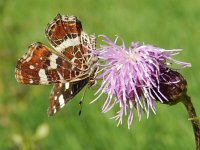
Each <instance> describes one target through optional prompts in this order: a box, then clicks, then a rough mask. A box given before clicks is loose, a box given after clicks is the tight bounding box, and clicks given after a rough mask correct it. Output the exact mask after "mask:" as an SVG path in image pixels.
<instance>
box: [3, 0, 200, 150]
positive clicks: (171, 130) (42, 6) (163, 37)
mask: <svg viewBox="0 0 200 150" xmlns="http://www.w3.org/2000/svg"><path fill="white" fill-rule="evenodd" d="M57 13H61V14H65V15H76V16H78V18H79V19H80V20H81V21H82V25H83V28H84V30H85V31H87V32H88V33H89V34H93V33H95V34H96V35H98V34H106V35H108V36H109V37H110V38H111V39H114V38H115V35H119V36H120V37H122V38H123V39H124V41H125V42H126V45H127V46H129V45H130V43H131V41H141V42H145V43H148V44H154V45H156V46H159V47H163V48H166V49H173V48H181V49H183V50H184V51H182V52H181V54H180V55H178V56H175V59H178V60H182V61H186V62H191V63H192V68H186V69H184V70H181V73H182V74H183V75H184V77H185V78H186V79H187V81H188V94H189V95H190V96H191V97H192V101H193V103H194V105H195V107H196V111H197V114H198V116H199V114H200V94H199V93H200V92H199V86H200V69H199V68H200V1H199V0H191V1H189V0H182V1H181V0H123V1H116V0H104V1H103V0H57V1H55V0H34V1H30V0H29V1H28V0H0V149H1V150H19V149H20V150H21V149H22V150H31V149H33V150H46V149H48V150H54V149H55V150H57V149H59V150H85V149H86V150H111V149H112V150H129V149H133V150H180V149H181V150H194V149H195V143H194V137H193V131H192V126H191V124H190V122H189V121H188V115H187V113H186V111H185V108H184V106H183V104H181V103H180V104H177V105H175V106H167V105H163V104H160V103H156V108H157V114H156V115H154V114H153V113H152V112H151V114H150V117H149V118H148V119H147V118H146V116H145V115H144V114H143V117H142V120H141V121H139V120H138V117H137V115H136V114H135V117H134V121H133V124H132V126H131V129H130V130H129V129H128V128H127V124H126V120H124V122H123V125H121V126H119V127H117V126H116V125H117V123H116V122H115V121H114V120H111V119H109V118H110V117H112V116H113V115H114V114H115V112H116V111H117V110H112V111H111V112H110V113H108V114H103V113H101V106H102V105H103V102H104V100H105V97H102V98H101V99H100V100H99V101H98V102H96V103H94V104H89V102H90V101H91V100H92V99H94V95H93V94H94V92H95V91H96V90H97V87H94V88H93V89H91V90H88V91H87V94H86V97H85V102H84V106H83V111H82V115H81V116H78V112H79V110H80V107H79V105H78V103H79V100H80V98H81V96H82V92H80V93H79V94H78V95H77V96H76V97H75V98H73V100H72V101H71V102H70V103H68V104H67V106H65V107H64V109H63V110H62V111H60V112H59V113H57V114H56V115H55V116H54V117H50V118H49V117H47V107H48V105H49V93H50V90H51V88H52V86H51V85H50V86H29V85H21V84H19V83H17V82H16V80H15V77H14V74H15V73H14V70H15V66H16V63H17V60H18V59H19V58H20V57H21V56H22V55H23V54H24V53H25V52H26V51H27V47H28V46H29V45H30V44H31V43H32V42H35V41H40V42H42V43H45V44H46V45H48V46H49V43H48V41H47V39H46V38H45V36H44V28H45V27H46V24H47V23H48V22H49V21H50V20H52V19H53V18H54V17H55V16H56V15H57Z"/></svg>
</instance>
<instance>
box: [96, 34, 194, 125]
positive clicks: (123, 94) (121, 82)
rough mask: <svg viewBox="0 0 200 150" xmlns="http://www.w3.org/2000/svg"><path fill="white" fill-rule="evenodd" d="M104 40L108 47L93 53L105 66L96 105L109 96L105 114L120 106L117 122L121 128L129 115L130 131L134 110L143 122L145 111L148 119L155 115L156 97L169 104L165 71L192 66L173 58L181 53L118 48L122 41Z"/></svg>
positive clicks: (137, 46)
mask: <svg viewBox="0 0 200 150" xmlns="http://www.w3.org/2000/svg"><path fill="white" fill-rule="evenodd" d="M103 38H104V39H105V40H104V42H105V44H106V45H101V46H100V48H99V49H98V50H93V51H92V53H94V54H95V55H97V56H98V57H99V60H100V62H101V64H100V67H101V74H100V75H99V76H98V78H99V79H102V84H101V86H100V88H99V89H98V91H97V92H96V94H99V95H98V96H97V98H96V99H95V100H94V101H96V100H97V99H99V97H100V96H101V95H102V94H103V93H106V94H107V98H106V100H105V102H104V105H103V107H102V111H103V112H108V111H109V110H111V108H113V107H114V106H115V105H118V106H119V111H118V112H117V114H116V116H114V117H113V118H114V119H115V120H118V125H119V124H122V119H123V116H126V115H128V119H127V122H128V128H130V125H131V123H132V120H133V109H134V108H136V110H137V114H138V117H139V120H140V119H141V113H142V110H144V111H145V112H146V115H147V117H148V116H149V112H150V110H152V111H153V112H154V113H155V111H156V109H155V105H154V101H155V97H156V98H157V99H158V100H159V101H161V102H163V101H168V99H167V98H166V96H165V95H164V94H163V93H162V92H161V91H160V90H159V89H160V87H159V78H160V76H161V74H162V72H161V70H162V69H163V68H168V65H169V64H171V63H172V64H178V65H180V66H182V67H189V66H190V64H189V63H184V62H180V61H177V60H174V59H172V58H171V57H172V56H173V55H176V54H178V53H179V52H180V51H181V50H179V49H173V50H165V49H162V48H158V47H155V46H152V45H144V44H143V43H139V42H132V43H131V46H130V47H129V48H126V47H125V44H124V42H123V41H122V44H121V45H117V44H116V43H117V41H118V37H117V38H116V40H115V42H113V41H111V40H110V39H109V38H108V37H106V36H103ZM167 61H168V62H167ZM155 89H156V90H155ZM92 102H93V101H92Z"/></svg>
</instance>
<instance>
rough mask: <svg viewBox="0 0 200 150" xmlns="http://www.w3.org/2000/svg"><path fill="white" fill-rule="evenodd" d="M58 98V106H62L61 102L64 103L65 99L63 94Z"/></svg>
mask: <svg viewBox="0 0 200 150" xmlns="http://www.w3.org/2000/svg"><path fill="white" fill-rule="evenodd" d="M58 100H59V103H60V106H62V105H63V104H65V100H64V97H63V95H60V97H59V98H58Z"/></svg>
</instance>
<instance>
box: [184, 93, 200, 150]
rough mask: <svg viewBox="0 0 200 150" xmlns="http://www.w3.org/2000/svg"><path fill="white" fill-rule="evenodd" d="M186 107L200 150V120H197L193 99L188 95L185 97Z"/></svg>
mask: <svg viewBox="0 0 200 150" xmlns="http://www.w3.org/2000/svg"><path fill="white" fill-rule="evenodd" d="M182 102H183V104H184V105H185V107H186V109H187V112H188V115H189V117H190V120H191V123H192V127H193V131H194V136H195V142H196V150H200V126H199V120H198V118H197V115H196V112H195V109H194V106H193V104H192V101H191V98H190V97H189V96H187V95H185V98H184V100H183V101H182Z"/></svg>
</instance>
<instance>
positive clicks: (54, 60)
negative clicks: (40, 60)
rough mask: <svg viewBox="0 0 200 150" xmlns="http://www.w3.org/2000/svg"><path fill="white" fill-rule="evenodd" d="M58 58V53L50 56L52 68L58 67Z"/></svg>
mask: <svg viewBox="0 0 200 150" xmlns="http://www.w3.org/2000/svg"><path fill="white" fill-rule="evenodd" d="M57 58H58V56H57V55H55V54H52V55H51V56H50V57H49V60H50V66H51V68H52V69H56V68H57V64H56V59H57Z"/></svg>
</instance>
